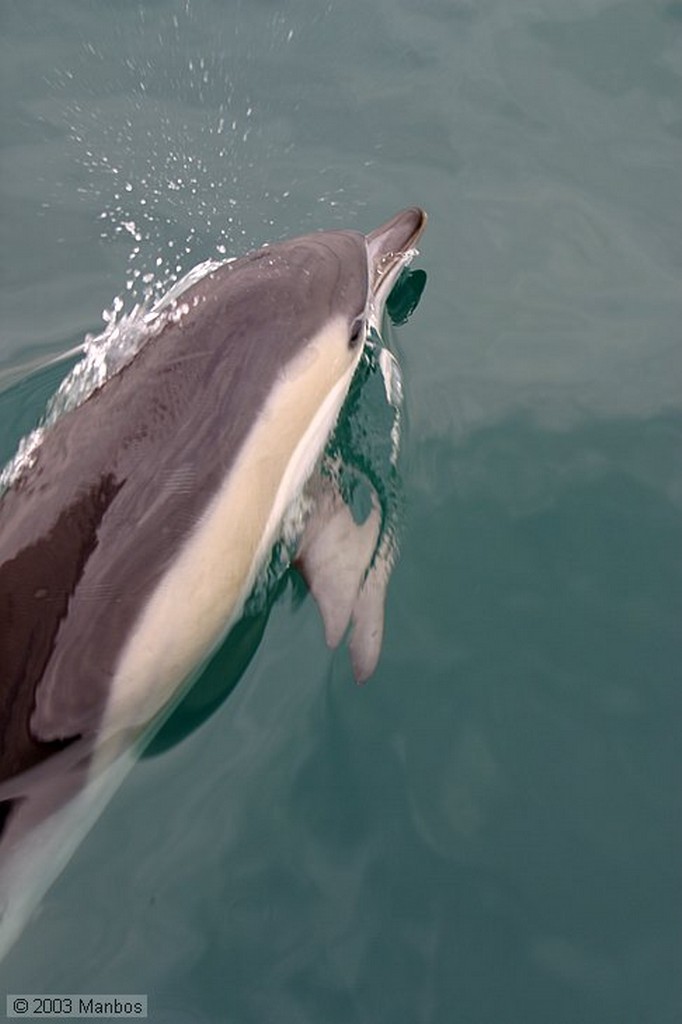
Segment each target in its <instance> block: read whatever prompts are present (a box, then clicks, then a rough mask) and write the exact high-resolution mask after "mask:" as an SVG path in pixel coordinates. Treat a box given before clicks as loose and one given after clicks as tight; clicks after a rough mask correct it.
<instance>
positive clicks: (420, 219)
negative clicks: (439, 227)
mask: <svg viewBox="0 0 682 1024" xmlns="http://www.w3.org/2000/svg"><path fill="white" fill-rule="evenodd" d="M426 220H427V217H426V213H425V212H424V210H422V209H420V208H419V207H418V206H413V207H411V208H410V209H408V210H402V211H401V212H400V213H397V214H396V215H395V217H392V218H391V220H389V221H387V222H386V223H385V224H382V225H381V227H380V228H376V230H374V231H372V232H370V234H369V235H367V255H368V259H369V280H370V286H371V293H372V298H373V305H374V312H375V315H376V316H377V319H380V317H381V311H382V309H383V306H384V303H385V302H386V299H387V298H388V296H389V294H390V292H391V289H392V288H393V285H394V284H395V282H396V280H397V278H398V276H399V274H400V271H401V270H402V269H403V267H405V266H407V265H408V264H409V263H410V262H411V260H412V258H413V256H414V255H415V253H416V250H415V246H416V244H417V242H418V241H419V239H420V238H421V236H422V233H423V231H424V228H425V227H426Z"/></svg>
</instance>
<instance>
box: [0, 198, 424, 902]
mask: <svg viewBox="0 0 682 1024" xmlns="http://www.w3.org/2000/svg"><path fill="white" fill-rule="evenodd" d="M425 223H426V215H425V214H424V212H423V211H422V210H420V209H418V208H413V209H408V210H405V211H403V212H402V213H399V214H398V215H397V216H395V217H394V218H393V219H392V220H390V221H388V223H386V224H384V225H383V226H382V227H380V228H378V229H377V230H376V231H373V232H371V233H370V234H369V235H367V236H365V235H362V234H361V233H359V232H355V231H328V232H320V233H317V234H311V235H307V236H304V237H302V238H297V239H293V240H291V241H286V242H281V243H277V244H273V245H270V246H266V247H264V248H262V249H259V250H258V251H256V252H253V253H251V254H249V255H247V256H245V257H244V258H242V259H239V260H235V261H233V262H228V263H226V264H223V265H220V266H219V267H218V268H217V269H214V270H213V271H212V272H210V273H208V274H207V275H206V276H205V277H203V278H202V279H200V280H199V281H198V282H196V283H195V284H193V285H192V286H191V287H189V288H188V290H187V291H185V292H184V293H183V294H182V295H181V296H180V298H179V299H177V300H176V302H175V303H174V304H173V307H172V310H171V312H170V313H169V312H168V311H166V312H163V311H162V312H161V313H159V317H161V318H165V319H163V320H161V321H160V322H159V325H158V329H157V330H156V331H155V332H154V333H153V334H152V336H151V337H150V338H149V339H148V340H147V341H146V343H145V344H144V345H143V346H142V348H141V349H140V350H139V351H138V352H137V354H136V355H135V356H134V358H133V359H132V360H131V361H130V362H129V363H128V364H127V365H125V366H124V367H123V368H122V369H120V370H119V371H118V372H117V373H115V374H114V375H113V376H112V377H110V378H109V379H108V380H107V381H106V383H105V384H103V385H102V386H101V387H100V388H98V389H97V390H96V391H94V392H93V393H92V394H91V395H90V397H89V398H87V399H86V400H85V401H84V402H83V403H82V404H81V405H79V406H78V407H77V408H75V409H73V410H71V411H70V412H67V413H65V414H64V415H63V416H62V417H61V418H60V419H58V420H57V421H56V422H55V423H54V424H53V425H52V426H51V427H50V428H49V429H48V430H47V431H46V433H45V436H44V438H43V440H42V443H41V445H40V447H39V448H38V449H37V452H36V456H35V462H34V464H33V465H32V466H31V468H30V469H29V470H27V471H25V472H23V473H21V474H20V475H19V476H18V477H17V478H16V479H15V480H14V481H13V482H12V483H11V485H10V486H9V488H8V489H7V491H6V492H5V494H4V495H3V496H2V498H1V499H0V915H1V914H2V902H3V898H4V902H5V904H6V903H7V898H6V896H5V897H3V883H2V877H3V876H2V872H3V861H4V860H7V859H8V858H9V860H12V857H13V856H14V855H15V854H16V851H17V850H18V849H19V848H20V845H21V843H22V842H23V841H24V840H25V838H26V836H27V835H29V834H30V833H31V831H32V830H34V829H35V828H36V827H37V826H38V825H40V824H41V823H42V824H44V822H45V821H46V820H47V818H49V816H50V814H51V813H53V811H54V809H55V808H59V807H62V806H64V805H65V804H66V803H67V802H68V801H69V800H71V799H72V797H73V796H74V794H77V793H79V792H80V791H81V790H82V789H83V788H84V786H85V785H86V783H89V781H90V780H91V779H92V777H93V775H94V773H95V772H96V769H97V767H98V766H99V765H100V764H102V763H111V762H113V761H114V760H115V758H116V757H117V756H118V754H119V753H120V751H122V750H125V749H126V746H128V745H130V742H131V740H134V739H135V738H136V737H137V736H139V735H141V733H142V731H143V730H144V728H145V727H146V726H148V725H149V723H150V722H152V721H154V720H155V718H156V716H158V715H159V713H160V712H161V711H162V710H163V709H165V708H167V707H168V706H169V704H170V703H171V702H172V701H173V700H174V699H175V698H176V697H177V694H178V693H179V692H180V691H181V689H182V687H183V684H185V683H186V681H187V680H188V678H190V677H191V675H192V673H193V672H194V671H196V669H197V667H199V666H200V665H201V664H202V663H203V662H205V660H206V658H207V657H208V656H209V655H210V654H211V653H212V651H214V650H215V648H216V647H217V645H218V644H219V643H220V641H221V640H222V639H223V637H224V636H225V635H226V633H227V631H228V630H229V628H230V627H231V626H232V625H233V624H234V623H235V621H236V619H237V618H238V617H239V615H240V613H241V611H242V609H243V607H244V602H245V600H246V598H247V597H248V595H249V593H250V591H251V589H252V587H253V584H254V581H255V579H256V577H257V574H258V572H259V570H260V569H261V568H262V567H263V564H264V562H265V561H266V559H267V558H268V555H269V553H270V551H271V549H272V545H273V543H274V542H275V540H276V539H277V537H278V535H279V531H280V529H281V526H282V520H283V517H284V514H285V512H286V511H287V509H288V508H289V507H290V505H291V503H292V502H293V501H294V500H295V499H296V498H297V496H298V495H300V494H301V491H302V489H303V487H304V486H305V485H306V483H307V482H308V481H309V480H310V478H311V475H312V474H313V472H314V470H315V469H316V466H317V465H318V463H319V460H320V456H321V455H322V452H323V450H324V447H325V444H326V442H327V440H328V438H329V436H330V434H331V432H332V431H333V429H334V426H335V424H336V420H337V417H338V415H339V412H340V410H341V407H342V405H343V403H344V400H345V397H346V395H347V393H348V389H349V387H350V383H351V380H352V378H353V375H354V372H355V369H356V367H357V365H358V362H359V360H360V357H361V355H362V351H363V346H364V342H365V339H366V337H367V332H368V328H369V326H371V325H372V324H374V325H375V326H378V324H379V322H380V318H381V313H382V310H383V306H384V303H385V301H386V299H387V297H388V294H389V292H390V290H391V288H392V286H393V284H394V283H395V280H396V279H397V277H398V275H399V273H400V271H401V270H402V268H403V267H404V266H405V265H406V264H407V263H409V261H410V259H411V256H412V254H413V247H414V245H415V243H416V242H417V240H418V238H419V237H420V235H421V233H422V231H423V230H424V227H425ZM311 493H317V495H318V498H319V500H318V508H317V509H316V510H314V511H313V513H312V515H311V516H310V521H309V524H308V526H307V527H306V528H305V533H304V536H303V538H302V540H301V548H300V564H301V567H302V571H303V572H304V574H305V575H306V577H307V579H308V582H309V585H310V588H311V590H312V592H313V594H314V595H315V597H316V599H317V600H318V603H319V605H320V607H321V610H322V613H323V616H324V619H325V628H326V633H327V639H328V641H329V642H330V643H332V644H336V643H338V642H339V640H340V639H341V636H342V635H343V633H344V631H345V628H346V626H347V625H348V623H349V621H350V622H352V623H353V624H354V630H353V634H352V638H351V654H352V662H353V668H354V672H355V675H356V677H357V678H358V679H360V680H362V679H364V678H366V677H367V676H368V675H370V674H371V672H372V671H373V669H374V666H375V664H376V661H377V659H378V656H379V649H380V645H381V623H382V620H383V595H384V590H385V585H386V581H387V576H388V573H387V572H384V573H383V576H382V571H381V567H379V569H378V571H377V572H375V573H374V575H373V576H372V572H368V569H369V566H370V562H371V561H372V555H373V552H374V545H375V544H376V538H377V535H378V526H377V520H378V513H377V509H376V508H375V509H374V510H373V515H372V516H370V518H369V520H368V521H367V523H365V524H362V525H361V526H360V527H357V528H356V526H355V524H354V522H353V519H352V516H351V515H350V513H349V511H348V510H347V508H346V507H345V505H343V503H342V501H341V499H340V498H339V496H338V495H337V494H335V493H333V491H332V490H330V488H329V486H328V485H321V486H319V487H317V488H315V487H313V488H312V491H311ZM344 545H346V546H347V549H348V550H347V552H346V555H345V556H343V555H342V557H337V556H336V555H335V554H334V552H335V550H336V549H338V550H341V549H342V548H343V546H344ZM330 552H331V553H330ZM15 859H16V857H15Z"/></svg>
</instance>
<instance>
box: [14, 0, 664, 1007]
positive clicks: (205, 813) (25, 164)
mask: <svg viewBox="0 0 682 1024" xmlns="http://www.w3.org/2000/svg"><path fill="white" fill-rule="evenodd" d="M0 69H1V72H0V73H1V74H2V89H1V90H0V115H1V122H0V124H1V129H0V158H1V164H0V230H1V231H2V237H1V240H0V270H1V281H0V314H1V316H0V386H1V387H2V392H1V393H0V459H2V460H4V459H5V457H9V456H10V455H11V454H12V452H13V450H14V447H15V446H16V443H17V441H18V439H19V438H20V437H21V436H22V435H23V434H24V433H26V431H27V430H29V429H30V428H31V426H32V425H33V424H34V422H35V420H36V419H37V417H38V416H39V415H40V412H41V411H42V409H43V407H44V404H45V401H46V400H47V399H48V398H49V396H50V394H52V392H53V391H54V390H55V389H56V387H57V386H58V384H59V381H60V379H61V377H62V375H63V373H64V372H65V370H66V368H67V365H68V364H63V365H56V366H54V365H53V366H50V367H48V368H46V369H45V368H43V369H40V370H39V371H36V372H30V371H31V369H32V368H35V367H38V366H41V365H42V364H44V363H45V362H46V361H47V360H49V359H50V358H52V357H54V356H56V355H58V354H59V353H62V352H65V351H67V350H68V349H70V348H71V347H73V346H74V345H76V344H78V343H79V342H80V341H81V340H82V339H83V337H84V336H85V334H86V333H87V332H96V331H98V330H99V329H100V328H101V327H102V326H103V324H102V319H101V315H102V311H103V310H111V308H112V305H113V301H114V298H115V297H116V296H120V297H121V298H122V299H123V301H124V303H125V304H126V306H130V305H132V303H133V302H134V301H135V299H136V298H139V297H140V296H141V295H142V294H143V291H144V288H145V285H149V286H154V285H156V286H158V288H159V289H162V287H163V286H164V284H165V283H167V282H168V281H169V279H170V278H171V276H172V275H179V274H181V273H183V272H184V271H186V270H188V269H189V268H190V267H191V266H192V265H193V264H194V263H196V262H198V261H199V260H201V259H205V258H207V257H209V256H219V257H220V256H222V255H225V254H231V255H235V254H239V253H241V252H243V251H246V250H247V249H249V248H250V247H252V246H254V245H257V244H260V243H261V242H263V241H265V240H272V239H276V238H281V237H286V236H290V235H295V234H300V233H302V232H304V231H308V230H312V229H314V228H318V227H334V226H343V227H352V228H358V229H362V230H369V229H371V228H373V227H375V226H376V225H377V224H379V223H380V222H381V221H382V220H384V219H386V218H387V217H388V216H390V215H391V214H392V213H394V212H395V211H396V210H398V209H399V208H401V207H403V206H407V205H410V204H413V203H419V204H421V205H423V206H424V207H425V208H426V209H427V210H428V212H429V214H430V218H431V220H430V224H429V227H428V229H427V233H426V235H425V237H424V240H423V243H422V246H421V248H422V255H421V256H420V258H419V260H418V265H419V266H420V267H423V268H424V269H425V270H426V271H427V274H428V284H427V287H426V291H425V293H424V297H423V299H422V302H421V304H420V306H419V308H418V309H417V311H416V313H415V314H414V316H413V317H412V319H411V320H410V321H409V323H408V324H407V325H405V326H404V327H401V328H396V329H395V331H394V336H395V342H396V345H397V348H398V349H399V351H400V355H401V362H402V366H403V373H404V378H405V393H406V419H407V425H406V432H405V436H404V443H403V458H402V464H401V473H402V477H403V485H404V505H405V512H404V524H403V530H402V542H401V549H402V553H401V558H400V561H399V563H398V566H397V568H396V570H395V573H394V577H393V580H392V584H391V589H390V593H389V601H388V609H387V628H386V637H385V645H384V653H383V657H382V661H381V663H380V666H379V669H378V671H377V673H376V676H375V677H374V678H373V679H372V680H371V682H370V683H369V684H368V685H367V686H366V687H365V688H362V689H359V688H357V687H356V686H355V685H354V683H353V681H352V676H351V672H350V667H349V664H348V659H347V654H346V652H345V651H344V650H340V651H339V652H337V653H336V654H334V655H332V654H330V653H329V652H328V651H327V649H326V648H325V645H324V640H323V636H322V630H321V624H320V620H319V615H318V613H317V610H316V608H315V607H314V605H313V602H312V601H311V600H309V599H308V600H304V601H303V602H302V603H301V602H298V601H294V600H292V593H291V588H284V589H283V591H282V593H281V594H280V596H279V598H278V600H277V601H276V602H275V604H274V607H273V609H272V612H271V615H270V619H269V622H268V623H267V626H266V628H265V631H264V633H263V637H262V640H261V642H260V644H259V645H258V646H257V649H256V650H255V654H254V656H253V658H252V660H251V662H250V663H249V664H248V667H247V668H246V670H245V672H244V674H243V676H242V677H241V679H240V681H239V683H238V685H237V686H236V688H235V689H234V691H233V692H232V693H231V695H230V696H229V699H227V700H226V701H224V702H223V703H222V704H221V705H220V706H219V707H218V708H217V710H216V711H215V713H214V714H213V715H212V716H211V717H209V718H208V719H207V720H206V721H205V722H204V724H203V725H201V726H200V727H199V728H197V729H196V730H195V731H194V732H193V733H191V735H189V736H188V737H187V738H186V739H185V740H184V741H182V742H180V743H178V744H176V745H175V746H172V747H170V748H169V749H167V750H165V752H157V755H156V756H154V757H149V758H146V759H145V760H143V761H142V762H140V764H139V765H138V766H137V768H136V769H135V771H134V772H133V773H132V775H131V776H130V777H129V778H128V779H127V780H126V782H125V784H124V785H123V787H122V788H121V789H120V791H119V792H118V793H117V795H116V797H115V798H114V800H113V801H112V803H111V804H110V805H109V807H108V809H107V811H106V812H105V814H104V815H103V816H102V818H101V819H100V820H99V821H98V823H97V824H96V826H95V828H94V829H93V831H92V832H91V833H90V835H89V836H88V838H87V839H86V840H85V842H84V843H83V844H82V845H81V847H80V848H79V850H78V852H77V854H76V856H75V857H74V859H73V860H72V861H71V863H70V865H69V866H68V868H67V869H66V871H65V872H64V874H63V875H62V876H61V878H60V879H59V881H58V882H57V883H56V884H55V885H54V887H53V888H52V889H51V890H50V892H49V894H48V896H47V897H46V898H45V900H44V902H43V905H42V908H41V910H40V912H39V914H38V915H37V917H36V918H35V920H34V921H33V922H32V923H31V925H30V926H29V927H28V929H27V930H26V932H25V933H24V936H23V938H22V939H21V941H20V942H19V943H18V945H17V946H16V947H15V949H14V950H13V951H12V953H11V954H10V955H9V957H8V958H7V960H6V961H5V962H4V963H3V964H2V966H0V990H2V991H3V992H4V991H12V992H99V993H116V992H119V993H131V992H133V993H148V995H149V1006H150V1018H151V1019H152V1020H155V1021H163V1022H166V1021H168V1022H190V1021H192V1022H194V1021H197V1022H213V1021H215V1022H222V1021H227V1022H230V1024H252V1022H253V1024H265V1022H268V1024H269V1022H276V1024H294V1022H295V1024H303V1022H305V1024H308V1022H310V1024H320V1022H324V1024H378V1022H386V1024H389V1022H390V1024H395V1022H400V1024H402V1022H405V1024H412V1022H416V1021H419V1022H423V1024H460V1022H461V1024H488V1022H489V1024H547V1022H551V1024H630V1022H632V1024H635V1022H636V1024H640V1022H641V1024H675V1022H677V1021H679V1020H680V1019H681V1018H682V981H681V980H680V979H681V977H682V974H681V972H680V949H681V948H682V911H681V909H680V908H681V907H682V811H681V806H682V805H681V801H680V784H681V782H682V743H681V741H680V732H681V728H680V727H681V721H680V718H681V711H682V671H681V669H680V660H681V654H682V640H681V636H682V631H681V629H680V623H681V618H682V615H681V613H682V516H681V506H682V457H681V453H682V397H681V396H682V340H681V331H680V324H682V283H681V279H680V277H681V271H682V6H681V5H680V4H679V3H678V2H658V0H652V2H646V3H645V2H643V0H636V2H635V0H633V2H626V0H620V2H619V0H515V2H514V3H510V2H507V0H482V2H480V3H473V2H465V0H461V2H460V0H426V2H424V3H422V4H414V3H413V4H408V3H405V2H403V0H390V2H389V0H377V2H374V3H372V4H371V5H366V4H362V3H359V2H358V0H349V2H347V3H344V4H341V3H338V2H332V3H323V4H317V3H312V2H310V0H298V2H292V3H288V4H284V3H282V4H278V3H275V2H266V0H260V2H253V3H246V2H242V3H239V2H233V3H218V2H217V0H214V2H211V0H182V2H172V0H158V2H152V0H146V2H143V3H133V2H120V3H117V4H107V3H104V2H103V0H91V2H87V3H82V2H75V0H60V2H59V3H58V4H57V3H50V2H48V0H3V3H2V4H1V5H0ZM145 277H148V278H149V280H148V281H147V282H145V281H144V278H145ZM128 284H130V288H128V287H127V285H128ZM260 625H261V624H260V623H257V622H256V623H252V624H251V628H252V633H251V634H249V636H247V637H245V638H244V644H241V643H237V644H234V643H233V645H232V647H230V646H229V645H228V647H226V648H225V649H224V650H223V651H222V652H221V653H220V654H219V655H218V657H217V658H216V660H215V661H214V663H213V665H211V666H210V667H209V669H208V671H207V674H206V676H205V677H204V679H203V680H202V682H203V684H204V689H203V693H204V694H205V695H208V696H205V699H206V700H209V699H210V694H211V692H213V690H212V688H214V689H215V690H216V691H217V690H220V688H221V687H225V685H226V684H225V680H226V679H227V680H229V679H231V678H232V677H233V676H234V675H235V674H236V672H235V661H237V662H239V659H240V658H241V659H242V661H244V660H246V656H245V655H244V649H245V648H246V647H249V644H248V643H247V642H246V641H252V643H251V648H253V647H255V646H256V644H257V639H258V632H259V629H260ZM238 667H239V668H241V667H242V665H241V662H239V664H238ZM159 746H161V744H160V745H159Z"/></svg>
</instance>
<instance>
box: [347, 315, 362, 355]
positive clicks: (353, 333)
mask: <svg viewBox="0 0 682 1024" xmlns="http://www.w3.org/2000/svg"><path fill="white" fill-rule="evenodd" d="M364 333H365V321H364V320H363V318H362V317H361V316H358V317H356V318H355V320H354V321H353V323H352V324H351V325H350V337H349V344H350V347H351V348H355V346H356V345H357V343H358V342H359V341H360V339H361V338H362V337H363V335H364Z"/></svg>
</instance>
